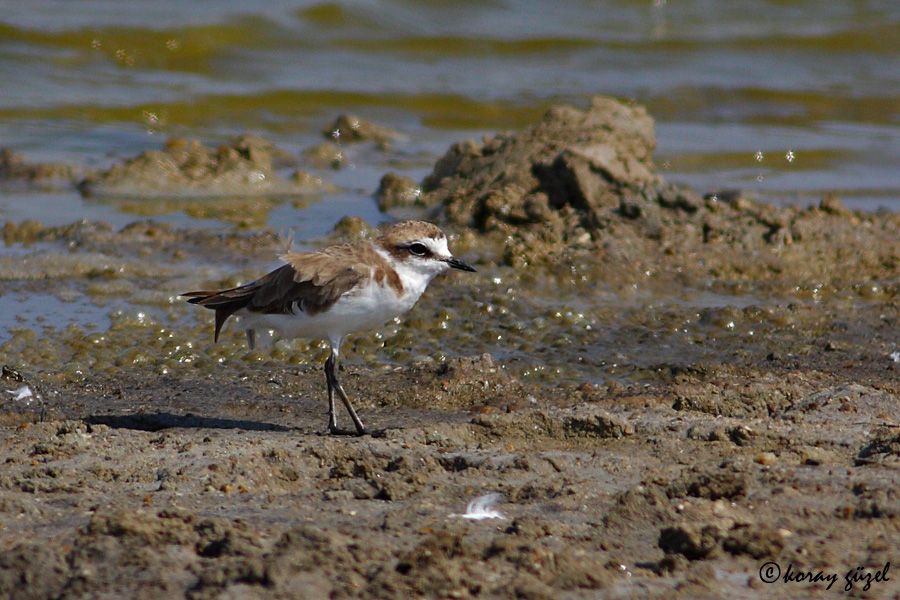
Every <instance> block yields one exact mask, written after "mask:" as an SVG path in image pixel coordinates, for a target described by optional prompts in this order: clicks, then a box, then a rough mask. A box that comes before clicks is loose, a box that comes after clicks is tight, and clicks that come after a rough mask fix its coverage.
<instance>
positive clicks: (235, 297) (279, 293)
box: [182, 246, 369, 341]
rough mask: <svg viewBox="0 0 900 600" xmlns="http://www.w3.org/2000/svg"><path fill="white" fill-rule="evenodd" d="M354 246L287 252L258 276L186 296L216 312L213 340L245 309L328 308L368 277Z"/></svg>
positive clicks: (271, 311) (276, 311)
mask: <svg viewBox="0 0 900 600" xmlns="http://www.w3.org/2000/svg"><path fill="white" fill-rule="evenodd" d="M354 250H356V251H358V249H355V248H353V247H351V246H346V247H333V248H329V249H328V252H327V253H326V252H312V253H303V254H289V255H287V256H285V259H286V260H288V264H286V265H283V266H281V267H279V268H277V269H275V270H274V271H272V272H271V273H268V274H267V275H264V276H263V277H260V278H259V279H257V280H256V281H252V282H250V283H248V284H245V285H242V286H238V287H235V288H231V289H227V290H218V291H197V292H187V293H184V294H182V296H185V297H187V298H190V299H189V300H188V302H190V303H191V304H199V305H200V306H205V307H206V308H210V309H213V310H215V311H216V328H215V340H216V341H219V331H221V329H222V325H223V324H224V323H225V321H226V320H227V319H228V317H230V316H231V315H233V314H234V313H235V312H237V311H239V310H240V309H242V308H246V309H247V310H249V311H251V312H257V313H263V314H293V313H294V311H295V310H297V309H299V310H301V311H303V312H305V313H307V314H310V315H314V314H316V313H318V312H321V311H323V310H326V309H327V308H328V307H330V306H331V305H332V304H334V303H335V302H337V301H338V299H339V298H340V297H341V296H342V295H344V294H345V293H347V292H348V291H349V290H351V289H352V288H353V287H355V286H356V285H357V284H358V283H360V282H361V281H363V280H364V279H365V278H366V277H367V276H368V273H369V269H368V267H365V266H361V265H360V264H359V262H358V261H356V260H354V259H355V258H357V257H356V256H355V254H356V252H354ZM342 259H343V260H342Z"/></svg>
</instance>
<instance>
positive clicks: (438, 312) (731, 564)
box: [0, 99, 900, 598]
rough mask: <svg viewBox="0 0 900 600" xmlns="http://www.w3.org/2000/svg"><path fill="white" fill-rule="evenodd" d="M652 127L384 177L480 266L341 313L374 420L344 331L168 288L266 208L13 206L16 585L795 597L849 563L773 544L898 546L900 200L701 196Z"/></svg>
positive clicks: (256, 237)
mask: <svg viewBox="0 0 900 600" xmlns="http://www.w3.org/2000/svg"><path fill="white" fill-rule="evenodd" d="M351 124H352V123H351ZM340 127H344V125H343V124H342V122H341V121H338V122H337V123H336V124H335V125H334V127H326V128H325V130H326V132H327V131H335V130H337V129H339V128H340ZM349 135H350V133H349V132H346V133H342V134H341V137H346V136H349ZM369 141H373V142H374V143H375V144H378V143H379V140H378V139H377V138H370V140H369ZM391 143H392V144H398V143H402V142H399V141H397V138H393V137H392V141H391ZM653 145H654V142H653V128H652V120H651V118H650V117H649V116H648V115H647V114H646V112H645V111H644V110H643V109H642V108H640V107H637V106H628V105H624V104H620V103H618V102H616V101H613V100H609V99H597V100H595V102H594V104H593V105H592V106H591V107H590V108H588V109H587V110H578V109H574V108H570V107H557V108H554V109H552V110H551V111H550V112H549V113H548V115H547V116H546V117H545V118H544V120H543V121H541V122H540V123H538V124H536V125H534V126H532V127H531V128H528V129H525V130H523V131H522V132H519V133H514V134H501V135H498V136H496V137H494V138H491V139H488V140H486V141H485V142H483V143H461V144H457V145H455V146H454V147H453V148H451V149H450V150H449V151H448V153H447V155H446V156H445V157H444V158H443V159H441V160H440V161H439V162H438V164H437V165H436V166H435V167H434V171H433V173H432V174H431V175H430V176H429V177H427V178H426V179H425V181H424V182H422V184H421V189H422V193H421V195H419V196H416V198H415V199H412V198H408V197H407V196H406V194H408V192H409V190H410V189H415V188H416V187H419V186H415V187H414V184H415V182H412V181H407V180H400V179H395V180H390V179H389V180H388V181H387V183H385V182H384V180H383V183H382V188H383V191H384V194H383V197H384V198H385V199H384V200H382V197H381V196H380V197H379V201H382V202H383V206H384V209H386V210H395V209H403V210H408V209H411V208H412V209H416V210H422V211H426V210H430V211H434V212H433V213H431V214H432V216H433V218H435V219H437V220H440V221H441V222H442V223H443V224H444V225H445V226H446V227H447V228H448V230H449V231H450V232H451V233H452V237H453V239H452V240H451V245H452V246H453V247H454V249H455V250H456V252H457V253H458V254H460V255H463V256H465V257H467V258H471V259H473V261H474V262H476V264H477V266H478V269H479V272H478V273H477V274H471V275H472V276H471V277H464V276H459V277H445V278H443V279H441V280H439V281H436V282H435V283H434V284H433V285H432V286H431V287H430V288H429V290H428V292H427V293H426V294H425V296H424V297H423V299H422V300H421V301H420V303H419V304H418V305H417V306H416V308H415V309H414V310H413V311H412V312H410V313H409V314H408V315H405V316H404V317H403V318H401V319H398V320H396V321H395V322H391V323H388V324H387V325H386V326H385V327H384V328H382V329H381V330H379V331H375V332H371V333H366V334H361V335H358V336H355V337H353V338H351V339H350V340H348V342H347V344H346V354H347V359H346V361H345V363H344V364H343V366H342V372H341V378H342V382H343V384H344V386H345V387H346V388H347V391H348V393H349V394H350V395H351V397H352V398H354V402H355V405H356V408H357V410H358V411H359V412H360V415H361V417H362V418H363V420H364V421H365V422H366V424H367V425H368V426H369V427H370V428H371V429H372V431H373V434H372V435H369V436H365V437H361V438H356V437H334V436H328V435H325V433H324V431H325V425H326V402H325V385H324V375H323V373H322V363H323V362H324V360H325V357H326V354H327V349H326V348H325V347H324V346H323V345H322V344H320V343H317V342H315V341H312V342H309V341H302V340H298V341H294V342H285V341H271V342H270V343H262V344H261V348H259V349H257V350H255V351H249V350H248V349H247V348H246V345H245V344H244V341H243V336H242V335H241V332H240V331H238V330H237V329H235V330H228V329H227V328H226V331H225V332H224V334H223V338H222V339H221V340H220V343H219V344H218V345H214V344H213V343H212V323H211V321H210V318H209V315H208V314H202V313H201V312H199V311H192V310H191V307H189V306H187V305H185V304H184V303H183V302H182V301H181V300H180V299H179V298H177V294H178V293H179V292H182V291H184V290H187V289H195V288H198V287H204V286H225V285H237V284H238V283H240V282H242V281H247V280H248V279H249V278H251V277H254V276H258V275H259V274H260V273H261V272H263V271H264V270H265V268H266V267H267V266H270V265H271V264H272V259H273V257H274V256H275V255H276V254H278V253H279V252H281V251H283V250H285V249H286V248H287V246H288V245H289V243H290V242H289V240H287V239H284V238H283V237H282V236H279V235H278V234H277V233H276V232H272V231H268V230H266V229H265V228H262V227H253V228H251V229H249V230H247V229H242V228H235V229H234V230H232V231H230V232H229V233H223V232H221V231H216V232H213V231H207V230H202V229H186V228H179V227H174V226H170V225H162V224H159V223H156V222H153V221H152V220H150V221H148V220H137V221H135V222H134V223H133V224H131V225H129V226H127V227H124V228H113V227H111V226H109V225H106V224H103V223H95V222H80V223H74V224H71V225H68V226H62V227H49V226H44V225H42V224H40V223H36V222H22V223H7V224H6V225H5V226H4V228H3V239H4V243H5V244H6V246H7V247H8V248H11V249H15V251H16V252H15V254H13V253H12V252H11V253H10V254H9V255H4V257H2V259H0V284H2V285H3V290H4V297H3V298H2V300H3V301H7V299H11V300H9V301H10V302H11V304H10V306H12V307H13V308H14V309H16V310H20V314H19V317H18V318H14V317H8V316H6V315H4V316H3V317H2V318H0V328H2V332H3V334H2V335H3V337H2V338H0V341H2V343H0V363H2V364H6V365H8V367H9V368H8V369H6V370H4V372H3V377H2V378H0V391H2V394H3V398H2V404H0V461H2V463H3V465H4V468H3V470H2V471H0V526H2V527H0V549H2V552H0V596H13V597H17V598H56V597H91V596H97V595H101V594H105V595H109V596H128V597H136V598H159V597H184V598H270V597H276V598H307V597H376V598H397V597H447V598H449V597H454V598H471V597H504V598H506V597H508V598H513V597H524V598H560V597H562V598H596V597H659V598H662V597H666V598H669V597H677V598H695V597H719V596H731V597H735V596H736V597H749V598H772V597H775V598H795V597H797V596H798V595H799V594H803V595H808V596H811V597H818V596H825V595H827V594H833V593H835V592H834V591H831V592H826V591H825V590H824V586H823V585H820V584H792V585H788V584H784V583H780V584H779V583H773V584H767V583H764V582H763V581H761V579H760V575H759V573H760V568H761V566H762V565H763V563H766V562H769V561H773V562H777V563H778V564H780V565H782V566H783V567H786V566H787V565H788V564H789V563H790V564H792V565H794V567H795V568H798V569H804V570H807V571H818V570H824V571H827V572H832V571H834V572H839V573H841V574H843V573H845V572H846V571H848V570H850V569H855V568H856V567H857V566H861V567H864V568H865V569H869V570H870V571H872V572H874V571H876V570H880V569H882V568H883V566H884V565H885V564H886V563H887V562H890V561H893V562H894V563H896V562H897V560H898V557H897V555H896V553H897V547H898V546H897V540H898V539H900V495H898V492H897V489H898V487H897V473H898V471H897V469H898V467H900V402H898V399H900V398H898V396H900V377H898V372H900V362H898V360H900V359H898V358H897V355H896V353H897V352H898V347H897V343H898V340H897V331H898V323H900V306H898V302H897V291H898V242H897V236H896V232H897V231H898V222H897V216H896V215H894V214H889V213H874V214H873V213H859V212H853V211H849V210H847V209H845V208H844V207H843V206H842V205H841V204H840V202H839V200H837V199H836V198H834V197H826V198H823V199H822V201H821V203H820V204H819V205H818V206H817V207H814V208H806V209H799V208H779V207H774V206H768V205H764V204H761V203H758V202H755V201H752V200H750V199H747V198H744V197H743V196H742V195H741V194H740V193H727V194H726V193H712V194H711V195H708V196H707V197H704V196H703V193H704V192H705V191H692V190H685V189H679V188H676V187H673V186H671V185H670V184H668V183H666V182H665V181H664V180H663V179H662V178H661V177H660V176H659V174H658V173H657V172H656V170H655V168H654V166H653V163H652V151H653ZM384 151H390V150H389V149H387V148H385V149H384ZM206 152H207V151H204V153H205V154H204V155H205V156H209V154H208V153H206ZM241 160H244V159H241ZM178 177H180V176H179V175H178V174H177V173H176V174H175V175H174V178H175V179H177V178H178ZM373 191H374V190H373ZM388 196H391V197H393V198H396V199H397V204H394V200H388V199H387V198H388ZM373 201H375V200H373ZM409 204H412V205H413V206H412V207H410V206H408V205H409ZM417 204H418V205H420V206H418V207H416V206H415V205H417ZM422 204H428V205H429V206H428V207H424V206H421V205H422ZM366 235H371V228H370V226H369V225H368V224H366V223H365V222H363V221H361V220H360V219H355V218H345V219H342V220H341V222H340V223H338V224H337V225H336V227H335V230H334V232H333V234H332V235H331V236H329V237H328V238H327V239H324V240H320V241H319V242H320V243H328V242H332V241H336V240H339V239H348V238H354V237H360V236H366ZM42 295H43V296H49V297H53V298H54V299H55V300H56V301H58V305H59V306H60V307H61V309H60V312H61V313H65V311H66V310H68V309H70V308H71V309H72V310H74V308H75V307H76V306H77V307H81V306H90V307H94V308H95V309H96V310H97V311H98V314H103V315H108V317H105V318H106V319H108V322H106V323H95V324H93V325H92V324H90V323H85V322H71V321H69V320H67V319H66V318H65V315H64V314H60V315H44V316H42V317H41V318H37V317H35V318H33V319H32V318H31V317H29V316H28V313H27V311H26V310H25V309H26V308H27V307H28V303H29V301H31V300H32V299H34V298H36V297H41V296H42ZM23 388H27V390H28V392H29V393H28V394H26V393H25V392H24V391H21V390H23ZM7 391H10V392H14V393H7ZM340 417H341V418H344V420H345V421H346V418H345V415H343V414H341V415H340ZM489 493H499V494H501V495H502V500H501V501H500V502H499V503H498V504H497V505H496V506H495V507H494V508H495V509H496V510H497V511H499V513H500V515H501V516H502V518H493V519H483V520H477V519H471V518H466V512H467V505H468V503H469V502H470V501H472V500H473V499H474V498H476V497H479V496H483V495H485V494H489ZM469 516H471V515H469ZM898 581H900V577H896V576H893V573H892V577H891V580H890V581H886V582H880V583H876V584H873V585H872V587H871V589H870V590H869V591H868V592H866V593H863V592H862V591H861V589H857V592H856V593H858V594H860V595H861V597H863V596H864V597H894V596H896V595H897V594H900V587H898ZM859 587H861V586H859ZM866 594H868V596H866Z"/></svg>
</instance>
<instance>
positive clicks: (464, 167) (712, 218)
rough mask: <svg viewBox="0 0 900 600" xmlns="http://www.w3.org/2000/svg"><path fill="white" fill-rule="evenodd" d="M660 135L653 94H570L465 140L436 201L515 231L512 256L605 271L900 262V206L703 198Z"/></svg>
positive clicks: (855, 266)
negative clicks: (623, 98) (529, 122)
mask: <svg viewBox="0 0 900 600" xmlns="http://www.w3.org/2000/svg"><path fill="white" fill-rule="evenodd" d="M655 144H656V140H655V136H654V130H653V119H652V118H651V117H650V116H649V115H648V114H647V112H646V111H645V110H644V109H643V108H642V107H640V106H629V105H625V104H623V103H621V102H618V101H616V100H613V99H611V98H603V97H596V98H594V100H593V101H592V103H591V106H590V108H588V109H587V110H584V111H582V110H578V109H576V108H572V107H569V106H556V107H553V108H551V109H550V110H549V111H548V112H547V114H546V115H545V116H544V118H543V119H542V120H541V121H540V122H539V123H537V124H535V125H533V126H531V127H529V128H527V129H525V130H523V131H521V132H518V133H502V134H499V135H496V136H494V137H492V138H489V139H486V140H485V141H484V142H483V143H475V142H465V143H458V144H455V145H453V146H452V147H451V148H450V150H449V151H448V152H447V153H446V154H445V155H444V157H443V158H441V159H440V160H439V161H438V163H437V164H436V165H435V167H434V170H433V172H432V173H431V174H430V175H429V176H428V177H426V178H425V180H424V182H423V197H422V201H423V202H424V203H427V204H432V205H440V206H441V207H442V209H443V212H444V215H445V218H446V220H448V221H450V222H451V223H453V224H455V225H458V226H460V225H462V226H467V227H472V228H474V229H475V230H477V231H479V232H483V233H490V234H493V237H494V239H496V240H503V243H504V244H505V253H504V257H503V258H504V261H505V262H506V263H508V264H512V265H517V266H522V265H525V264H530V263H535V262H538V263H540V262H551V263H555V262H556V261H558V259H559V258H561V257H563V258H569V259H571V260H572V261H573V262H574V261H576V260H577V257H578V256H580V255H584V256H589V257H591V258H592V259H593V260H594V261H595V262H597V263H598V264H599V266H600V267H601V268H599V269H597V270H596V273H594V274H592V275H596V276H597V277H601V278H603V279H604V280H610V279H615V278H617V277H626V278H633V277H635V276H637V275H639V274H641V273H646V272H648V271H649V272H661V271H663V272H668V273H673V272H677V273H679V275H678V277H679V278H681V279H686V278H687V279H696V278H700V277H702V278H706V279H708V278H709V277H713V278H715V279H719V280H722V279H729V280H741V281H748V280H757V281H759V280H784V281H785V283H787V282H788V281H790V282H791V283H792V284H793V285H796V284H797V283H798V280H799V281H800V282H803V283H805V282H809V281H813V280H815V281H817V282H818V283H820V284H823V283H824V284H828V283H831V282H837V281H848V280H849V281H859V280H866V279H883V278H884V277H885V275H886V274H887V275H888V276H891V275H893V274H896V272H897V267H898V264H900V244H897V242H896V231H897V230H898V228H900V216H898V215H893V214H877V215H867V214H862V213H853V212H851V211H849V210H847V209H846V208H844V207H843V206H842V205H841V203H840V201H839V200H838V199H837V198H835V197H833V196H829V197H826V198H825V199H823V202H822V204H821V205H820V207H818V208H809V209H801V208H796V207H783V208H782V207H775V206H770V205H766V204H762V203H757V202H753V201H751V200H749V199H747V198H744V197H743V196H742V195H741V194H740V193H734V192H731V193H727V194H725V193H722V194H709V195H708V196H706V197H701V196H700V195H699V194H697V193H696V192H693V191H691V190H687V189H682V188H678V187H676V186H674V185H671V184H668V183H666V182H665V181H664V180H663V179H662V178H661V177H660V176H659V175H658V174H657V173H656V169H655V167H654V164H653V161H652V153H653V150H654V148H655ZM851 267H852V268H851Z"/></svg>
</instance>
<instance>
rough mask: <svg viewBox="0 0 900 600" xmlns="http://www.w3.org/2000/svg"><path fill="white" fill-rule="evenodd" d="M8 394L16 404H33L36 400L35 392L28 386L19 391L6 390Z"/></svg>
mask: <svg viewBox="0 0 900 600" xmlns="http://www.w3.org/2000/svg"><path fill="white" fill-rule="evenodd" d="M6 393H7V394H10V395H11V396H12V397H13V398H12V399H13V400H15V401H16V402H25V403H27V404H31V401H32V400H34V392H32V391H31V388H30V387H28V386H27V385H23V386H22V387H20V388H19V389H17V390H6Z"/></svg>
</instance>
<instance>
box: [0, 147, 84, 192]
mask: <svg viewBox="0 0 900 600" xmlns="http://www.w3.org/2000/svg"><path fill="white" fill-rule="evenodd" d="M82 176H83V175H82V174H81V171H80V170H79V169H78V168H77V167H73V166H72V165H66V164H62V163H30V162H26V160H25V157H24V156H22V155H21V154H19V153H17V152H13V151H12V150H10V149H9V148H0V182H24V183H26V184H28V185H34V186H38V187H56V186H58V185H71V184H73V183H75V182H76V181H77V180H78V179H79V178H80V177H82Z"/></svg>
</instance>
